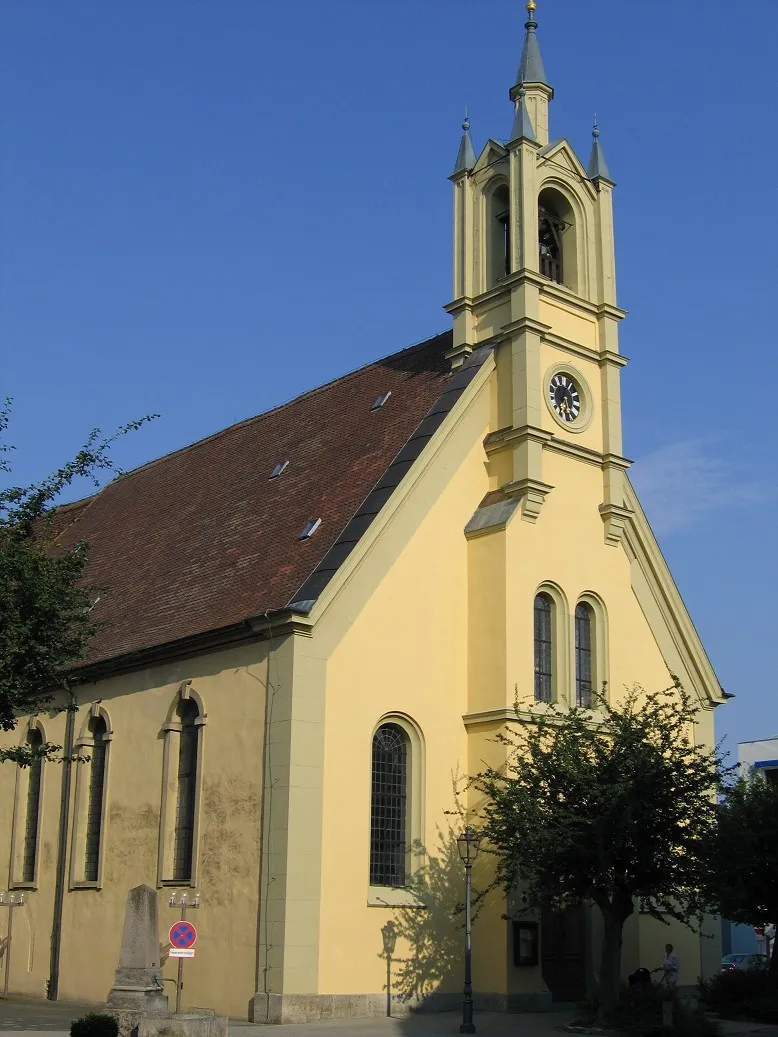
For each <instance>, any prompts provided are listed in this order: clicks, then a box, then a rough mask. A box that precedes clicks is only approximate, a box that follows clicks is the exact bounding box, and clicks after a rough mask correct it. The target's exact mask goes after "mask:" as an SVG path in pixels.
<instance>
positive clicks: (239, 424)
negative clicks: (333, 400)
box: [62, 330, 451, 508]
mask: <svg viewBox="0 0 778 1037" xmlns="http://www.w3.org/2000/svg"><path fill="white" fill-rule="evenodd" d="M450 334H451V331H450V330H448V331H439V332H437V333H436V334H435V335H430V336H429V337H427V338H424V339H421V340H420V341H419V342H414V343H413V345H411V346H406V347H405V348H404V349H399V350H397V352H395V353H387V354H386V355H385V356H381V357H377V358H376V359H375V360H371V361H370V362H369V363H367V364H362V365H361V367H357V368H354V370H353V371H346V372H345V374H341V375H338V376H337V377H336V378H330V380H329V381H328V382H322V384H321V385H316V386H314V387H313V388H312V389H306V390H305V392H301V393H298V394H297V396H292V397H290V398H289V399H288V400H285V401H284V402H283V403H278V404H276V405H275V406H274V407H269V408H268V409H267V410H263V411H260V412H259V414H253V415H252V416H251V417H250V418H242V419H241V420H240V421H235V422H233V424H232V425H227V426H226V427H225V428H222V429H219V430H218V431H217V432H212V433H211V434H210V435H209V436H203V438H202V439H196V440H195V441H194V443H187V444H186V445H185V446H182V447H178V448H177V449H175V450H170V451H168V453H166V454H161V455H160V456H159V457H153V458H152V459H151V460H150V461H144V463H143V464H140V465H138V467H137V468H131V469H130V470H129V471H127V472H122V473H120V474H119V475H117V476H116V478H115V479H111V481H110V482H107V483H106V484H105V486H102V487H101V488H100V489H99V490H98V491H97V492H96V493H95V494H93V499H94V498H97V497H99V495H100V494H101V493H102V492H103V490H107V489H108V488H109V487H110V486H112V485H113V483H114V482H116V481H117V480H118V479H126V478H128V477H129V476H132V475H135V473H136V472H142V471H145V470H146V469H147V468H153V467H154V465H157V464H159V463H160V462H162V461H167V459H168V458H170V457H176V456H177V455H178V454H185V453H188V452H189V451H191V450H197V449H199V448H200V447H201V446H204V445H205V444H206V443H211V442H213V440H215V439H218V438H219V437H220V436H225V435H227V434H228V433H230V432H232V431H233V430H234V429H238V428H243V427H245V426H247V425H251V424H253V423H254V422H255V421H259V420H260V419H262V418H267V417H268V416H269V415H271V414H275V413H276V411H280V410H283V409H284V408H285V407H291V406H292V404H295V403H299V402H300V400H305V399H310V397H311V396H316V395H317V394H318V393H320V392H324V391H325V390H327V389H329V388H331V387H332V386H333V385H337V384H338V383H339V382H347V381H348V380H349V379H351V378H354V377H356V376H357V375H359V374H361V373H362V372H363V371H366V370H367V369H368V368H369V367H375V366H376V365H377V364H382V363H384V362H385V361H387V360H394V359H396V358H397V357H402V356H406V355H407V354H409V353H412V352H414V351H415V350H420V349H424V348H425V347H428V346H429V344H430V343H431V342H434V341H435V339H437V338H443V337H444V336H446V335H450ZM84 499H85V500H87V499H88V498H84ZM73 503H78V501H74V502H73ZM62 507H63V508H65V507H69V504H63V505H62Z"/></svg>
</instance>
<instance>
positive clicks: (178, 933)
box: [168, 921, 197, 958]
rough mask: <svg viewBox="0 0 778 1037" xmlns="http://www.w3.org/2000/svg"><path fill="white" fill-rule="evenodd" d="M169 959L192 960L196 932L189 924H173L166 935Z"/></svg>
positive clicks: (184, 922) (182, 922)
mask: <svg viewBox="0 0 778 1037" xmlns="http://www.w3.org/2000/svg"><path fill="white" fill-rule="evenodd" d="M168 939H169V940H170V957H171V958H194V956H195V948H194V945H195V940H196V939H197V930H196V929H195V927H194V926H193V925H192V923H191V922H186V921H181V922H174V923H173V924H172V925H171V927H170V932H169V934H168Z"/></svg>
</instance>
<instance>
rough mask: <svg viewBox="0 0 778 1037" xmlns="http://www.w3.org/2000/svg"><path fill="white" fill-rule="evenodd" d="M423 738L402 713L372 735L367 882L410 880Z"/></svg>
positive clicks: (418, 826)
mask: <svg viewBox="0 0 778 1037" xmlns="http://www.w3.org/2000/svg"><path fill="white" fill-rule="evenodd" d="M422 767H423V762H422V740H421V735H420V733H419V732H418V730H417V729H416V728H415V726H414V725H413V724H412V723H410V722H409V721H408V719H407V718H404V717H392V718H387V720H386V721H385V722H383V723H381V724H380V725H379V727H378V728H377V729H376V731H375V733H374V734H373V741H372V755H371V795H370V885H371V886H384V887H387V886H390V887H398V886H405V885H407V884H408V881H409V878H410V875H411V873H412V871H413V870H414V863H413V857H414V845H417V846H419V845H420V843H421V835H422V827H423V820H422V811H423V803H422Z"/></svg>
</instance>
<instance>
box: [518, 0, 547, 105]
mask: <svg viewBox="0 0 778 1037" xmlns="http://www.w3.org/2000/svg"><path fill="white" fill-rule="evenodd" d="M536 9H537V4H536V3H535V0H528V3H527V16H528V17H527V21H526V22H525V23H524V28H525V29H526V34H525V36H524V49H523V50H522V52H521V61H520V62H519V71H518V73H517V75H516V87H519V86H521V85H522V84H524V83H543V84H544V86H548V85H549V83H548V81H547V80H546V70H545V68H544V67H543V58H542V57H541V56H540V47H539V46H538V37H537V28H538V23H537V22H536V21H535V11H536Z"/></svg>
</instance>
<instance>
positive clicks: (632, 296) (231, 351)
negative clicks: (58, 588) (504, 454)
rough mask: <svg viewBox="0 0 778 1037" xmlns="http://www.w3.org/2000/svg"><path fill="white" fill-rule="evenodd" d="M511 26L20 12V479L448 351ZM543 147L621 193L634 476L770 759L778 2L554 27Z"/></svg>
mask: <svg viewBox="0 0 778 1037" xmlns="http://www.w3.org/2000/svg"><path fill="white" fill-rule="evenodd" d="M524 17H525V15H524V10H523V7H522V6H521V5H520V4H519V3H517V2H516V0H479V3H477V4H474V3H472V0H470V2H468V0H393V2H391V3H389V2H379V0H369V2H365V0H360V2H356V0H332V2H330V3H321V0H315V2H314V0H297V2H296V3H293V4H291V3H287V4H280V3H270V2H268V0H218V2H217V0H132V2H130V0H113V2H111V3H106V2H105V0H68V2H67V3H63V2H62V0H32V2H30V0H4V3H3V4H2V5H0V38H1V41H2V42H0V66H1V67H0V96H2V98H3V100H2V109H3V110H2V157H1V158H0V162H1V163H2V164H1V165H0V185H1V189H2V202H3V204H2V228H1V229H0V239H1V240H0V290H1V291H2V299H1V300H0V350H1V351H2V355H1V356H0V359H1V360H2V366H1V367H0V371H1V372H2V377H1V379H0V392H2V393H3V394H10V395H12V396H13V397H14V400H15V402H14V414H13V426H12V439H13V441H14V442H15V443H16V444H17V452H16V455H15V466H16V468H15V477H16V478H17V479H18V480H19V481H23V480H27V479H33V478H36V477H40V476H42V475H43V474H45V473H47V472H48V471H50V470H51V469H52V468H54V467H55V466H56V465H57V464H58V462H60V461H61V460H62V459H63V458H64V457H65V456H67V455H69V454H71V453H72V452H73V451H74V450H75V449H76V448H77V447H78V446H79V445H80V443H81V441H82V440H83V438H84V436H85V433H86V432H87V431H88V429H89V428H91V427H92V426H93V425H101V426H102V427H104V428H106V429H111V428H114V427H115V426H116V425H118V424H120V423H122V422H124V421H127V420H130V419H133V418H136V417H138V416H140V415H142V414H146V413H150V412H158V413H159V414H160V415H161V417H160V418H159V419H158V420H157V421H156V422H154V423H153V425H152V426H150V427H147V428H145V429H143V430H142V431H141V432H139V433H137V434H135V435H133V436H131V437H129V438H128V439H127V440H126V441H125V442H123V443H122V444H121V445H120V448H119V451H118V456H119V459H120V461H121V463H122V464H123V465H124V466H125V467H132V466H134V465H137V464H139V463H141V462H143V461H145V460H148V459H149V458H151V457H154V456H158V455H160V454H162V453H165V452H167V451H169V450H172V449H175V448H177V447H179V446H182V445H184V444H186V443H189V442H192V441H193V440H196V439H198V438H200V437H202V436H204V435H207V434H209V433H211V432H213V431H215V430H217V429H219V428H222V427H224V426H226V425H228V424H230V423H232V422H234V421H236V420H239V419H241V418H244V417H247V416H249V415H252V414H255V413H258V412H259V411H261V410H264V409H266V408H267V407H269V406H271V405H274V404H277V403H279V402H281V401H283V400H285V399H288V398H289V397H291V396H294V395H295V394H297V393H298V392H300V391H302V390H304V389H306V388H309V387H310V386H312V385H315V384H317V383H319V382H323V381H326V380H328V379H329V378H331V377H334V376H336V375H338V374H341V373H343V372H344V371H347V370H349V369H351V368H353V367H356V366H359V365H361V364H363V363H365V362H367V361H369V360H372V359H375V358H376V357H379V356H382V355H385V354H387V353H390V352H393V351H395V350H396V349H399V348H401V347H403V346H405V345H408V344H410V343H412V342H415V341H419V340H420V339H423V338H425V337H426V336H428V335H430V334H433V333H435V332H437V331H439V330H442V329H444V328H446V327H448V326H449V322H448V318H447V317H446V315H445V314H444V313H443V311H442V309H441V307H442V306H443V305H444V304H445V303H446V302H448V300H449V298H450V292H451V273H450V233H451V227H450V212H451V199H450V185H449V184H448V182H447V180H446V177H447V175H448V173H449V172H450V169H451V166H452V164H453V161H454V157H455V155H456V151H457V145H458V140H459V133H460V130H459V126H460V123H461V119H462V111H463V108H464V106H465V104H467V105H468V106H469V110H470V115H471V119H472V125H473V130H472V132H473V137H474V141H475V144H476V147H477V148H478V147H480V146H481V145H482V144H483V142H484V141H485V139H486V138H487V137H488V136H496V137H501V136H503V137H504V136H505V135H506V134H507V133H508V130H509V128H510V125H511V115H512V112H511V106H510V104H509V101H508V98H507V91H508V88H509V86H510V85H511V83H512V82H513V79H514V76H515V71H516V66H517V63H518V59H519V54H520V50H521V42H522V37H523V28H522V25H523V21H524ZM538 20H539V22H540V29H539V39H540V43H541V48H542V52H543V56H544V60H545V64H546V71H547V73H548V75H549V78H550V79H551V82H552V84H553V85H554V87H555V90H556V99H555V100H554V102H553V104H552V107H551V134H552V137H558V136H566V137H568V138H569V139H570V141H571V143H572V144H573V146H574V147H576V149H577V150H578V152H579V154H580V155H581V156H582V157H583V158H584V160H585V159H586V157H587V156H588V153H589V147H590V140H591V138H590V128H591V123H592V115H593V113H594V112H595V111H596V112H597V115H598V118H599V123H600V128H601V131H602V137H601V142H602V144H603V147H604V149H605V154H606V156H607V159H608V163H609V166H610V170H611V173H612V175H613V176H614V178H615V179H616V180H617V181H618V187H617V190H616V197H615V212H616V231H617V261H618V288H619V302H620V304H621V305H623V306H624V307H625V308H627V309H628V310H629V311H630V315H629V317H628V319H627V320H626V321H625V322H624V324H623V326H622V339H621V342H622V351H623V352H624V353H625V354H626V355H627V356H629V357H630V359H631V364H630V366H629V367H628V368H627V369H626V372H625V374H624V377H623V392H624V420H625V452H626V453H627V455H628V456H629V457H631V458H633V459H634V460H635V461H636V464H635V467H634V469H633V477H634V480H635V482H636V484H637V486H638V488H639V489H640V490H641V492H642V498H643V500H644V503H645V506H646V510H647V511H648V514H649V517H650V518H651V520H652V523H653V524H654V527H655V529H656V531H657V533H658V535H659V537H660V540H661V543H662V547H663V550H664V551H665V554H666V556H667V558H668V561H669V563H670V565H671V568H672V571H673V573H674V575H675V578H676V580H677V582H678V584H679V587H680V589H681V591H682V593H683V595H684V597H685V600H686V602H687V604H688V606H689V609H690V611H691V614H692V617H693V618H694V621H695V623H696V625H697V627H698V629H699V631H700V633H701V634H702V637H703V640H704V642H705V644H706V646H707V648H708V652H709V654H710V656H711V658H712V661H713V663H714V665H715V667H716V669H717V672H718V674H719V677H720V680H721V682H722V684H723V685H724V687H725V688H726V689H727V690H728V691H731V692H734V693H735V694H736V695H737V699H736V700H735V701H734V702H733V703H732V704H730V705H729V706H727V707H726V710H721V711H720V712H719V716H718V725H719V733H720V734H724V733H727V734H728V736H729V738H730V739H731V740H734V741H737V740H739V739H746V738H758V737H762V736H768V735H774V734H776V733H778V694H777V692H778V679H777V678H776V675H775V667H774V661H773V660H774V640H773V639H774V638H775V637H776V633H778V614H777V612H776V604H775V602H776V587H777V586H778V557H777V556H778V552H777V551H776V542H775V518H774V512H775V509H776V507H777V506H778V493H777V492H776V470H778V463H777V462H778V457H777V456H776V455H777V454H778V448H777V446H776V443H777V440H778V437H777V436H776V419H778V403H776V392H777V390H776V389H775V385H776V383H777V382H778V361H777V360H776V353H777V352H778V350H776V320H775V312H776V274H777V272H778V244H777V243H776V242H777V241H778V236H777V235H776V233H775V231H776V219H775V212H774V198H775V194H776V188H778V183H777V180H778V174H777V173H776V170H778V145H776V138H775V134H774V133H773V132H772V129H771V128H772V127H774V125H775V114H774V104H775V93H776V82H775V40H776V39H778V2H776V0H752V2H750V3H748V4H740V5H735V4H732V3H731V2H727V3H725V2H723V0H705V3H704V4H703V3H700V2H699V0H697V2H690V0H686V2H685V3H684V2H682V3H677V4H674V5H672V6H670V5H661V4H658V3H654V2H649V0H633V2H631V3H624V0H598V2H597V3H583V2H582V0H538Z"/></svg>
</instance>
